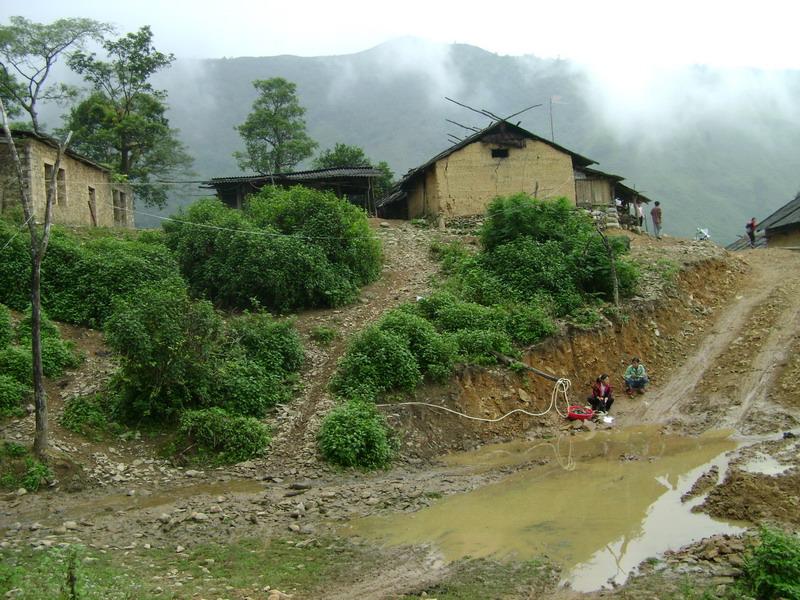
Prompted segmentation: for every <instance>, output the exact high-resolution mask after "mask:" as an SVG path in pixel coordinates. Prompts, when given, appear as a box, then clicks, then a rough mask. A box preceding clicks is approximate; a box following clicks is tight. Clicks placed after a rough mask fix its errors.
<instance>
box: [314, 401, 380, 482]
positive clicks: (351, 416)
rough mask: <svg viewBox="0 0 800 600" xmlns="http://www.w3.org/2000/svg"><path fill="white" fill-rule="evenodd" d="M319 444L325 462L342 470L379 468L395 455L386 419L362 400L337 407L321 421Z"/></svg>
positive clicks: (372, 406)
mask: <svg viewBox="0 0 800 600" xmlns="http://www.w3.org/2000/svg"><path fill="white" fill-rule="evenodd" d="M317 443H318V445H319V450H320V453H321V454H322V456H323V457H324V458H325V460H328V461H330V462H332V463H334V464H337V465H340V466H343V467H358V468H362V469H379V468H382V467H385V466H387V465H389V463H390V462H391V460H392V457H393V455H394V450H393V447H392V442H391V437H390V433H389V428H388V426H387V425H386V422H385V421H384V419H383V416H382V415H381V414H380V413H378V410H377V409H376V408H375V406H374V405H373V404H369V403H366V402H363V401H360V400H350V401H348V402H347V403H346V404H343V405H341V406H338V407H336V408H334V409H333V410H332V411H331V412H330V413H329V414H328V415H327V416H326V417H325V419H324V420H323V421H322V427H321V428H320V430H319V434H318V437H317Z"/></svg>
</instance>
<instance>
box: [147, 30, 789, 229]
mask: <svg viewBox="0 0 800 600" xmlns="http://www.w3.org/2000/svg"><path fill="white" fill-rule="evenodd" d="M276 76H281V77H285V78H286V79H289V80H290V81H293V82H295V83H296V84H297V89H298V95H299V98H300V102H301V104H302V105H303V106H305V107H306V109H307V113H306V120H307V124H308V130H309V133H310V135H311V137H313V138H314V139H315V140H317V141H318V142H319V144H320V149H324V148H327V147H330V146H332V145H333V144H335V143H336V142H344V143H347V144H355V145H358V146H361V147H363V148H364V149H365V151H366V153H367V154H368V155H369V156H370V157H371V158H373V159H374V160H386V161H388V162H389V164H390V165H391V167H392V168H393V169H394V171H395V173H396V175H397V176H398V177H399V176H400V175H402V174H403V173H405V171H407V170H408V169H409V168H412V167H415V166H417V165H419V164H421V163H422V162H424V161H426V160H427V159H428V158H430V157H431V156H433V155H434V154H436V153H438V152H440V151H441V150H443V149H445V148H447V147H448V146H449V144H450V142H449V141H448V137H447V134H448V133H454V134H456V135H458V136H463V134H464V131H463V130H460V129H459V128H458V127H456V126H454V125H451V124H450V123H447V122H446V121H445V119H446V118H449V119H452V120H455V121H458V122H460V123H463V124H465V125H471V126H477V127H483V126H485V125H488V123H489V121H488V119H486V118H483V117H481V116H480V115H478V114H475V113H472V112H470V111H468V110H466V109H463V108H460V107H458V106H456V105H455V104H452V103H450V102H447V101H446V100H445V99H444V97H445V96H449V97H451V98H455V99H458V100H460V101H461V102H464V103H467V104H469V105H471V106H475V107H477V108H484V109H488V110H490V111H492V112H493V113H495V114H499V115H503V116H505V115H509V114H512V113H515V112H517V111H518V110H521V109H522V108H525V107H526V106H530V105H532V104H538V103H541V104H542V106H541V107H539V108H534V109H532V110H530V111H527V112H525V113H524V114H522V115H520V116H519V117H517V118H515V119H513V120H514V121H516V120H521V126H522V127H524V128H526V129H528V130H530V131H532V132H534V133H536V134H538V135H541V136H542V137H548V138H549V137H550V132H551V130H550V114H549V109H548V103H549V98H550V97H551V96H554V97H557V100H556V101H555V102H554V104H553V129H554V133H555V141H556V142H557V143H559V144H561V145H564V146H566V147H568V148H570V149H572V150H574V151H575V152H578V153H580V154H582V155H584V156H588V157H590V158H592V159H594V160H596V161H597V162H598V163H599V164H598V168H599V169H601V170H603V171H607V172H611V173H616V174H619V175H622V176H624V177H626V179H627V181H626V183H627V184H628V185H631V186H635V187H636V188H637V189H639V190H641V191H643V193H645V194H646V195H648V196H650V197H651V198H653V199H658V200H661V202H662V203H663V206H664V213H665V230H666V232H667V233H671V234H675V235H684V236H691V235H692V234H693V233H694V231H695V228H696V227H697V226H703V227H709V228H710V229H711V232H712V236H713V237H714V239H716V240H717V241H720V242H728V241H731V240H732V239H733V238H734V237H736V236H738V235H740V234H741V233H743V228H744V223H745V221H746V220H747V219H748V218H749V217H751V216H756V217H758V218H761V217H764V216H766V215H767V214H768V213H769V212H771V211H772V210H774V209H775V208H777V207H778V206H780V205H782V204H784V203H785V202H787V201H788V200H789V199H790V198H791V197H793V195H794V194H795V193H796V192H797V190H798V188H800V152H798V151H797V149H798V147H800V104H798V103H797V102H795V101H794V99H796V98H798V97H800V72H798V71H780V72H775V71H772V72H770V71H758V70H751V69H729V70H721V69H711V68H706V67H701V66H697V67H690V68H682V69H675V70H668V71H667V70H665V71H661V72H657V73H651V74H649V75H648V77H647V78H643V77H642V76H641V74H639V73H635V72H629V73H626V72H624V71H619V70H616V69H614V68H613V67H612V66H609V68H608V69H594V70H592V71H591V72H590V71H588V70H586V69H584V68H582V67H580V66H579V65H576V64H575V63H571V62H569V61H565V60H559V59H539V58H536V57H534V56H521V57H517V56H500V55H496V54H492V53H490V52H486V51H484V50H482V49H480V48H476V47H473V46H467V45H458V44H456V45H439V44H433V43H430V42H425V41H422V40H419V39H415V38H403V39H399V40H395V41H392V42H388V43H386V44H383V45H380V46H377V47H375V48H372V49H370V50H367V51H364V52H360V53H357V54H350V55H343V56H325V57H311V58H302V57H296V56H274V57H264V58H245V57H242V58H223V59H208V60H179V61H177V62H176V63H175V64H174V65H173V67H172V68H171V69H170V70H169V71H168V72H165V73H162V74H160V76H159V77H158V79H157V80H156V82H155V83H156V85H157V86H159V87H162V88H165V89H166V90H167V91H168V92H169V104H170V107H171V108H170V113H169V116H170V120H171V123H172V125H173V126H174V127H176V128H178V129H180V131H181V138H182V139H183V141H184V142H185V143H186V144H187V146H188V147H189V150H190V153H191V154H193V155H194V157H195V159H196V163H195V170H196V172H197V174H198V175H199V176H201V177H202V178H206V177H216V176H230V175H237V174H240V172H239V170H238V168H237V166H236V163H235V161H234V159H233V158H232V156H231V154H232V153H233V151H234V150H240V149H242V148H243V144H242V143H241V140H240V138H239V135H238V133H237V132H236V131H235V130H234V127H235V126H236V125H238V124H240V123H242V122H243V121H244V119H245V117H246V116H247V114H248V112H249V111H250V108H251V104H252V102H253V100H254V98H255V91H254V89H253V87H252V85H251V82H252V81H253V80H254V79H267V78H270V77H276ZM192 193H193V194H199V193H200V192H199V191H193V192H192ZM194 199H195V198H191V197H183V199H182V201H180V202H181V203H184V202H186V201H190V200H194ZM175 202H176V203H177V202H178V199H177V198H176V200H175ZM137 223H139V224H146V223H147V220H146V218H141V217H137Z"/></svg>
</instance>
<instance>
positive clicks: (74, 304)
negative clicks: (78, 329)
mask: <svg viewBox="0 0 800 600" xmlns="http://www.w3.org/2000/svg"><path fill="white" fill-rule="evenodd" d="M14 233H15V231H14V230H13V229H12V228H10V227H8V225H6V224H4V223H3V222H1V221H0V243H4V240H6V239H10V238H11V236H12V235H13V234H14ZM107 233H110V232H103V233H102V234H101V235H100V236H99V237H96V238H92V239H89V240H86V241H84V240H81V239H80V238H79V237H78V236H77V235H75V234H74V233H69V232H67V231H65V230H61V229H58V228H55V227H54V228H53V234H52V236H51V239H50V243H49V245H48V250H47V254H46V256H45V258H44V261H43V263H42V306H43V307H44V309H45V310H46V311H47V313H48V314H49V315H50V316H51V317H52V318H54V319H57V320H59V321H64V322H67V323H74V324H78V325H88V326H90V327H97V326H99V325H101V324H102V322H103V320H104V319H105V318H106V317H107V316H108V314H109V312H110V310H111V306H112V303H113V299H114V297H115V296H117V295H120V294H125V293H127V292H129V291H130V290H132V289H133V288H135V287H137V286H139V285H141V284H142V283H145V282H148V281H163V280H165V279H169V278H175V277H178V276H179V273H178V268H177V264H176V262H175V259H174V258H173V257H172V256H171V254H170V252H169V250H168V249H167V248H166V247H164V246H163V245H160V244H155V243H147V242H140V241H136V240H124V239H114V238H112V237H110V236H109V235H107ZM28 244H29V238H28V234H27V233H25V232H22V233H20V234H19V235H18V236H17V237H16V238H15V239H14V240H13V242H12V243H11V245H10V246H9V247H8V248H6V249H5V250H4V252H3V260H2V261H0V301H2V302H4V303H6V304H7V305H8V306H10V307H11V308H14V309H16V310H20V311H22V310H25V309H26V308H27V307H28V306H29V303H30V251H29V248H28ZM29 328H30V327H29V326H28V329H29Z"/></svg>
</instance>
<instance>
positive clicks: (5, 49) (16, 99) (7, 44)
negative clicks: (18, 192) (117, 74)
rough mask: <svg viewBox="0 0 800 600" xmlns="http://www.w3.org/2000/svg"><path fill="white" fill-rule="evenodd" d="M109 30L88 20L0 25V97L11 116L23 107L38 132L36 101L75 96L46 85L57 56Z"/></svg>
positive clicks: (12, 20)
mask: <svg viewBox="0 0 800 600" xmlns="http://www.w3.org/2000/svg"><path fill="white" fill-rule="evenodd" d="M109 29H110V27H109V26H108V25H105V24H103V23H98V22H97V21H93V20H91V19H76V18H71V19H57V20H55V21H53V22H52V23H49V24H47V25H45V24H42V23H35V22H33V21H29V20H27V19H25V18H24V17H9V25H3V26H0V73H2V76H0V97H2V98H3V100H4V103H5V101H6V100H9V101H10V108H11V114H12V115H14V114H19V112H21V111H20V110H19V109H20V108H23V109H24V110H25V111H26V112H27V113H28V115H29V116H30V118H31V124H32V125H33V128H34V130H36V131H37V132H39V131H40V128H39V123H38V102H39V100H54V101H64V100H68V99H69V98H71V97H73V96H74V94H75V93H76V90H75V89H74V88H73V87H71V86H68V85H65V84H60V85H48V84H47V79H48V77H49V75H50V74H51V73H52V69H53V66H54V65H55V64H56V63H57V62H58V58H59V56H60V55H61V54H62V53H68V52H70V51H73V50H74V49H76V48H81V47H82V46H83V44H84V43H85V42H86V41H87V40H90V39H92V40H95V41H99V40H101V39H102V36H103V34H104V33H106V32H107V31H109ZM7 106H8V105H7Z"/></svg>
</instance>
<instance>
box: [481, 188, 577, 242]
mask: <svg viewBox="0 0 800 600" xmlns="http://www.w3.org/2000/svg"><path fill="white" fill-rule="evenodd" d="M591 229H592V225H591V221H590V219H589V217H587V216H585V215H583V214H581V213H579V212H576V211H575V210H574V209H573V207H572V205H571V204H570V203H569V201H568V200H566V199H565V198H559V199H558V200H547V201H540V200H536V199H534V198H531V197H530V196H528V195H527V194H524V193H521V194H514V195H512V196H506V197H498V198H496V199H495V200H494V201H492V203H491V204H490V205H489V207H488V208H487V210H486V220H485V221H484V225H483V228H482V229H481V233H480V235H481V242H482V244H483V247H484V248H485V249H486V251H487V252H491V251H492V250H494V249H495V248H497V247H498V246H502V245H503V244H507V243H509V242H513V241H515V240H517V239H520V238H530V239H532V240H535V241H537V242H547V241H554V242H557V243H558V245H559V246H561V247H568V246H571V245H572V244H574V243H575V242H578V241H580V240H581V239H583V238H584V237H585V235H586V233H587V232H589V231H591Z"/></svg>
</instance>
